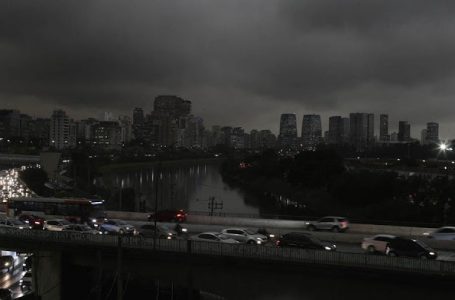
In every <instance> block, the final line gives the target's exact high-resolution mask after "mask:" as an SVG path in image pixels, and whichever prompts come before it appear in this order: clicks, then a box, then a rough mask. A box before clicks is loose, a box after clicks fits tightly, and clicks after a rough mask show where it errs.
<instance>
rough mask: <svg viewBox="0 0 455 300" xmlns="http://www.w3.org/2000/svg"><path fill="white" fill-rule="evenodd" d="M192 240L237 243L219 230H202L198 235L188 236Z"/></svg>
mask: <svg viewBox="0 0 455 300" xmlns="http://www.w3.org/2000/svg"><path fill="white" fill-rule="evenodd" d="M190 239H191V240H192V241H198V242H215V243H226V244H237V243H239V242H238V241H236V240H234V239H231V238H229V237H227V236H226V235H224V234H222V233H219V232H203V233H200V234H198V235H194V236H192V237H191V238H190Z"/></svg>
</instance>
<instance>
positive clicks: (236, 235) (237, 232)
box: [221, 228, 268, 245]
mask: <svg viewBox="0 0 455 300" xmlns="http://www.w3.org/2000/svg"><path fill="white" fill-rule="evenodd" d="M221 233H222V234H224V235H225V236H227V237H229V238H231V239H233V240H236V241H239V242H241V243H247V244H251V245H261V244H264V243H266V242H267V240H268V239H267V237H266V236H265V235H262V234H259V233H257V232H255V231H253V230H249V229H245V228H226V229H223V230H222V231H221Z"/></svg>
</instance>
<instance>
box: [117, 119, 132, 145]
mask: <svg viewBox="0 0 455 300" xmlns="http://www.w3.org/2000/svg"><path fill="white" fill-rule="evenodd" d="M118 121H119V125H120V132H121V133H120V140H121V142H122V143H125V144H126V143H129V142H130V141H131V140H132V139H133V124H132V123H131V118H130V117H129V116H119V117H118Z"/></svg>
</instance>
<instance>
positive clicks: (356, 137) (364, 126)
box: [349, 113, 374, 151]
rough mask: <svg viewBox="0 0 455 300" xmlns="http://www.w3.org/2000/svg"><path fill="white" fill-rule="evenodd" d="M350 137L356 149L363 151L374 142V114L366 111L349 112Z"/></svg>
mask: <svg viewBox="0 0 455 300" xmlns="http://www.w3.org/2000/svg"><path fill="white" fill-rule="evenodd" d="M349 120H350V126H349V127H350V128H349V129H350V137H351V138H350V139H351V144H352V145H353V146H354V147H355V148H356V150H357V151H363V150H365V148H366V147H367V146H369V145H371V144H372V143H373V142H374V115H373V114H367V113H351V114H350V115H349Z"/></svg>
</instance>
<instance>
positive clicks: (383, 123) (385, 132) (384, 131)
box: [379, 114, 390, 142]
mask: <svg viewBox="0 0 455 300" xmlns="http://www.w3.org/2000/svg"><path fill="white" fill-rule="evenodd" d="M379 140H380V141H381V142H388V141H390V135H389V115H386V114H382V115H380V116H379Z"/></svg>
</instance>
